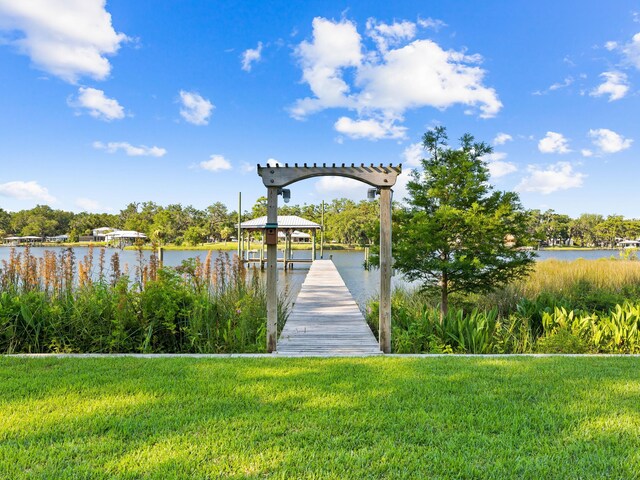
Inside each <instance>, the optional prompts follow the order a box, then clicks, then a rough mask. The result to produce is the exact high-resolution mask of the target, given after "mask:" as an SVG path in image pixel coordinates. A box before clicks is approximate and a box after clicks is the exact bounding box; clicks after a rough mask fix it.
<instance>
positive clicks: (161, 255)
mask: <svg viewBox="0 0 640 480" xmlns="http://www.w3.org/2000/svg"><path fill="white" fill-rule="evenodd" d="M158 265H159V266H160V268H162V267H163V265H164V248H162V247H158Z"/></svg>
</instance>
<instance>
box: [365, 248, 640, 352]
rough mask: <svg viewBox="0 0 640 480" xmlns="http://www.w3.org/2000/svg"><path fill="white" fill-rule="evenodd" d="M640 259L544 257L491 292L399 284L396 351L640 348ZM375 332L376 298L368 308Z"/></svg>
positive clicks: (394, 308)
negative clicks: (445, 305) (442, 300)
mask: <svg viewBox="0 0 640 480" xmlns="http://www.w3.org/2000/svg"><path fill="white" fill-rule="evenodd" d="M639 299H640V262H637V261H631V260H620V259H600V260H584V259H579V260H574V261H570V262H567V261H559V260H544V261H541V262H537V264H536V267H535V269H534V271H533V272H532V273H531V275H530V276H529V277H527V278H525V279H523V280H520V281H518V282H515V283H514V284H512V285H509V286H507V287H504V288H501V289H498V290H496V291H495V292H493V293H490V294H487V295H477V294H470V295H456V296H454V297H452V304H451V307H450V311H449V313H448V314H447V315H446V316H444V318H442V320H441V319H440V316H439V305H438V298H437V297H434V296H433V295H429V294H427V293H422V292H420V291H418V290H413V291H407V290H402V289H398V290H396V291H395V292H394V294H393V297H392V320H391V325H392V335H391V338H392V342H393V351H394V352H396V353H498V354H499V353H621V354H628V353H640V301H639ZM366 317H367V321H368V323H369V325H370V326H371V328H372V330H373V331H374V332H376V331H377V325H378V301H377V300H375V299H374V300H372V301H371V302H370V303H369V305H368V308H367V315H366Z"/></svg>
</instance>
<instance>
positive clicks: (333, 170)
mask: <svg viewBox="0 0 640 480" xmlns="http://www.w3.org/2000/svg"><path fill="white" fill-rule="evenodd" d="M401 172H402V165H398V166H393V165H391V164H389V165H383V164H380V165H373V164H371V165H365V164H364V163H361V164H360V165H355V164H353V163H352V164H351V165H345V164H344V163H343V164H341V165H336V164H335V163H334V164H332V165H327V164H326V163H323V164H322V165H316V164H315V163H314V164H313V165H307V164H306V163H305V164H303V165H301V166H299V165H298V164H297V163H296V164H294V165H293V166H291V167H290V166H289V164H288V163H285V164H284V166H275V167H270V166H266V167H262V166H260V165H258V175H260V176H261V177H262V182H263V183H264V186H265V187H286V186H287V185H290V184H292V183H295V182H297V181H299V180H305V179H307V178H312V177H347V178H353V179H354V180H359V181H361V182H364V183H367V184H369V185H371V186H373V187H392V186H393V185H395V183H396V180H397V178H398V175H400V173H401Z"/></svg>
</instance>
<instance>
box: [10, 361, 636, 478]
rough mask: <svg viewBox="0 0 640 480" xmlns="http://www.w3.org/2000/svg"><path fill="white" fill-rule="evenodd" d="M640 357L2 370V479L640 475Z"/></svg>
mask: <svg viewBox="0 0 640 480" xmlns="http://www.w3.org/2000/svg"><path fill="white" fill-rule="evenodd" d="M639 472H640V358H638V357H616V358H609V357H505V358H495V357H485V358H479V357H472V358H470V357H444V358H443V357H428V358H397V357H396V358H364V359H363V358H355V359H350V358H334V359H277V358H226V359H220V358H213V359H212V358H197V359H196V358H122V357H121V358H98V359H96V358H84V359H83V358H51V357H48V358H16V357H1V358H0V478H7V479H22V478H39V479H40V478H52V479H53V478H55V479H64V478H82V479H90V478H96V479H98V478H99V479H103V478H127V479H134V478H135V479H138V478H142V479H146V478H154V479H172V478H185V479H187V478H188V479H199V478H287V479H290V478H292V479H298V478H340V479H344V478H353V479H362V478H394V479H395V478H530V479H540V478H545V479H549V478H558V479H560V478H562V479H568V478H620V479H633V478H638V477H639V475H640V473H639Z"/></svg>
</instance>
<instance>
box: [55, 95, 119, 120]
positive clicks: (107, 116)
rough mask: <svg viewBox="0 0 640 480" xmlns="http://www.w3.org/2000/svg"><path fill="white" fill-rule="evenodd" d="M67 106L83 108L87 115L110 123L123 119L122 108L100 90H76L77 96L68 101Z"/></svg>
mask: <svg viewBox="0 0 640 480" xmlns="http://www.w3.org/2000/svg"><path fill="white" fill-rule="evenodd" d="M68 103H69V105H70V106H71V107H76V108H85V109H87V110H88V111H89V115H91V116H92V117H94V118H98V119H100V120H105V121H107V122H110V121H111V120H120V119H122V118H124V108H122V106H121V105H120V104H119V103H118V101H117V100H116V99H114V98H108V97H107V96H106V95H105V94H104V92H103V91H102V90H98V89H95V88H84V87H80V88H79V89H78V96H77V97H75V98H72V99H70V100H69V102H68Z"/></svg>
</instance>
